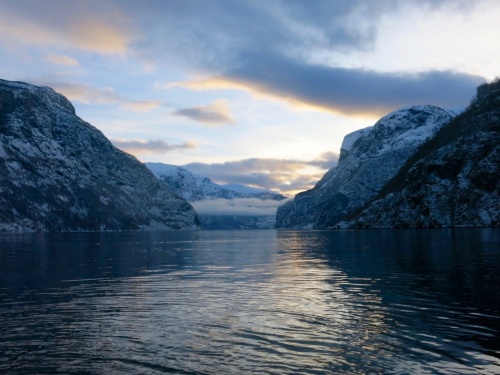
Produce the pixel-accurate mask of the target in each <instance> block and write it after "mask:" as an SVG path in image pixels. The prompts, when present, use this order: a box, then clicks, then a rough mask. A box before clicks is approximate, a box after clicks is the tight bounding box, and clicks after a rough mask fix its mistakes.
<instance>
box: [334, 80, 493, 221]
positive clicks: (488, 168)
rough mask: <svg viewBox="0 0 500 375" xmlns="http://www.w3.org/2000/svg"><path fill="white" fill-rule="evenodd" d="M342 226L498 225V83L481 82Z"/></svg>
mask: <svg viewBox="0 0 500 375" xmlns="http://www.w3.org/2000/svg"><path fill="white" fill-rule="evenodd" d="M339 226H340V227H347V228H407V227H418V228H422V227H424V228H434V227H485V226H486V227H498V226H500V81H499V80H497V81H496V82H493V83H491V84H484V85H482V86H480V87H479V88H478V92H477V96H476V98H475V99H474V100H473V102H472V103H471V105H470V106H469V108H468V109H467V110H466V111H465V112H463V113H462V114H461V115H460V116H458V117H457V118H455V119H454V120H453V121H451V122H450V123H449V124H447V125H446V126H444V127H443V128H442V129H441V130H440V131H439V132H438V134H437V135H436V137H434V138H433V139H432V140H431V141H429V142H427V143H426V144H425V145H424V146H422V147H421V148H420V149H419V150H418V152H417V153H416V154H415V155H414V156H413V157H412V158H410V159H409V160H408V161H407V162H406V163H405V165H404V166H403V168H402V169H401V171H400V172H399V173H398V174H397V175H396V176H395V177H394V178H393V179H392V180H391V181H390V182H389V183H388V184H387V185H386V186H385V187H384V188H383V189H382V190H381V191H380V193H379V194H377V196H376V197H375V198H374V199H372V200H371V201H370V202H369V203H368V204H366V205H365V206H364V207H362V208H361V209H359V210H357V211H356V212H353V213H352V214H351V215H349V217H348V218H347V220H346V221H345V222H343V223H340V225H339Z"/></svg>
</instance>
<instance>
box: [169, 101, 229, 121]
mask: <svg viewBox="0 0 500 375" xmlns="http://www.w3.org/2000/svg"><path fill="white" fill-rule="evenodd" d="M171 114H172V115H174V116H182V117H186V118H189V119H191V120H193V121H197V122H201V123H204V124H208V125H222V124H233V123H234V119H233V118H232V116H231V114H230V113H229V108H228V107H227V105H226V104H225V102H224V101H221V100H219V101H216V102H215V103H213V104H210V105H206V106H199V107H192V108H183V109H179V110H176V111H174V112H172V113H171Z"/></svg>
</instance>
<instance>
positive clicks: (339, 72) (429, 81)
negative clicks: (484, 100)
mask: <svg viewBox="0 0 500 375" xmlns="http://www.w3.org/2000/svg"><path fill="white" fill-rule="evenodd" d="M249 60H250V61H256V60H258V61H259V64H255V63H249V64H246V65H242V66H240V67H238V68H236V69H233V70H231V71H228V72H227V73H224V75H222V76H219V77H214V78H210V79H206V80H203V81H198V82H196V81H194V82H186V83H185V84H184V85H183V84H182V83H176V84H175V85H177V86H181V85H183V86H185V87H186V88H193V89H198V90H203V89H221V88H229V89H235V88H236V89H241V88H243V89H245V90H249V91H252V92H255V93H257V94H261V95H267V96H272V97H274V98H278V99H281V100H285V101H287V102H289V103H290V104H292V105H294V106H298V107H300V106H301V105H302V106H306V107H308V108H310V107H316V108H318V109H322V110H327V111H332V112H336V113H342V114H346V115H367V116H382V115H384V114H386V113H388V112H390V111H393V110H395V109H397V108H400V107H404V106H408V105H415V104H433V105H436V106H440V107H444V108H464V107H465V106H466V105H467V104H468V103H469V101H470V99H471V98H472V96H473V94H474V92H475V88H476V87H477V86H478V85H479V84H480V83H481V82H483V81H484V79H483V78H482V77H479V76H474V75H469V74H464V73H457V72H453V71H429V72H423V73H415V74H410V73H407V74H404V73H380V72H374V71H369V70H360V69H348V68H338V67H329V66H320V65H311V64H307V63H303V62H301V61H298V60H293V59H288V58H283V57H278V56H272V55H266V56H261V57H259V58H256V57H251V58H249Z"/></svg>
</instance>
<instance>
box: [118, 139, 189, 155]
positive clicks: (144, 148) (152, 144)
mask: <svg viewBox="0 0 500 375" xmlns="http://www.w3.org/2000/svg"><path fill="white" fill-rule="evenodd" d="M111 142H112V143H113V144H114V145H115V147H117V148H119V149H120V150H123V151H125V152H128V153H130V154H132V155H135V156H139V155H146V154H166V153H168V152H172V151H177V150H190V149H195V148H197V147H198V142H195V141H186V142H184V143H181V144H173V143H170V142H167V141H164V140H161V139H150V140H142V139H112V140H111Z"/></svg>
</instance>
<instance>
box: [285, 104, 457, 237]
mask: <svg viewBox="0 0 500 375" xmlns="http://www.w3.org/2000/svg"><path fill="white" fill-rule="evenodd" d="M453 117H454V114H453V113H451V112H449V111H445V110H443V109H441V108H438V107H435V106H430V105H423V106H414V107H408V108H403V109H400V110H398V111H395V112H392V113H390V114H388V115H386V116H384V117H382V118H381V119H380V120H379V121H378V122H377V123H376V124H375V125H374V126H372V127H368V128H365V129H361V130H358V131H355V132H353V133H351V134H348V135H347V136H346V137H345V138H344V141H343V143H342V147H341V151H340V157H339V161H338V165H337V166H336V167H334V168H332V169H330V170H329V171H328V172H327V173H326V174H325V175H324V176H323V178H322V179H321V180H320V181H319V182H318V183H317V184H316V186H315V187H314V188H313V189H311V190H308V191H305V192H303V193H300V194H298V195H297V196H296V197H295V198H294V199H293V200H291V201H289V202H287V203H285V204H284V205H283V206H281V207H279V208H278V212H277V216H276V227H278V228H294V229H312V228H319V229H321V228H328V227H331V226H333V225H335V224H337V223H338V222H340V221H342V220H343V219H344V218H345V217H346V215H348V214H350V213H352V212H353V211H354V210H356V209H359V208H360V207H362V206H363V205H365V204H366V203H367V202H369V201H370V199H372V198H373V197H375V196H376V195H377V194H378V193H379V192H380V191H381V189H382V188H383V187H384V186H385V185H386V184H387V183H388V182H389V181H390V180H391V179H392V178H394V176H395V175H396V174H397V173H398V172H399V170H400V169H401V168H402V167H403V166H404V165H405V163H406V162H407V161H408V160H409V159H410V158H411V157H412V156H413V155H414V154H415V152H416V151H417V150H418V148H419V147H420V146H421V145H422V144H424V143H425V142H427V141H429V140H430V139H431V138H433V137H434V136H435V135H436V134H437V132H438V131H439V130H440V129H441V128H442V127H443V126H444V125H445V124H446V123H448V122H450V121H451V120H452V119H453Z"/></svg>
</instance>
